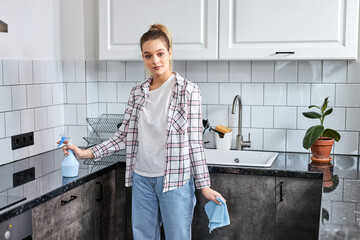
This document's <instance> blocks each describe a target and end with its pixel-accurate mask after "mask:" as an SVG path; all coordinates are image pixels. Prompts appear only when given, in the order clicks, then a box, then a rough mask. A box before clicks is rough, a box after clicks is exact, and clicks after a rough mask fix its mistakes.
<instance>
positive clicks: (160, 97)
mask: <svg viewBox="0 0 360 240" xmlns="http://www.w3.org/2000/svg"><path fill="white" fill-rule="evenodd" d="M174 84H175V76H174V75H172V76H171V77H170V78H169V79H168V80H166V81H165V82H164V83H163V84H162V85H161V86H160V87H159V88H157V89H155V90H152V91H149V93H148V97H147V99H146V103H145V106H144V108H143V110H142V111H141V112H140V116H139V122H138V131H139V133H138V141H139V147H138V152H137V155H136V161H135V163H134V171H135V172H136V173H137V174H139V175H141V176H144V177H160V176H163V175H164V172H165V150H166V148H165V145H166V142H167V136H166V129H167V117H168V109H169V105H170V97H171V93H172V88H173V86H174Z"/></svg>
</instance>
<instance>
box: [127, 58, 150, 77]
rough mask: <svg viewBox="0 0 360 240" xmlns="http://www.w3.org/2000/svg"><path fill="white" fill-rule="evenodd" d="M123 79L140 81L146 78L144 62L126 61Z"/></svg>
mask: <svg viewBox="0 0 360 240" xmlns="http://www.w3.org/2000/svg"><path fill="white" fill-rule="evenodd" d="M125 79H126V81H130V82H142V81H144V80H145V79H146V76H145V68H144V63H143V62H142V61H134V62H126V64H125Z"/></svg>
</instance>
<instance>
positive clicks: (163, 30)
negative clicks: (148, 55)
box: [140, 24, 172, 75]
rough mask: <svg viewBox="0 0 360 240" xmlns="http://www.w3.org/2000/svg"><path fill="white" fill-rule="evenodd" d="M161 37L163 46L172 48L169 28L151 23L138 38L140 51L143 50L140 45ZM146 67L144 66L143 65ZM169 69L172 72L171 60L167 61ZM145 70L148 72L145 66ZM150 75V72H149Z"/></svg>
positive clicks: (168, 48)
mask: <svg viewBox="0 0 360 240" xmlns="http://www.w3.org/2000/svg"><path fill="white" fill-rule="evenodd" d="M156 39H161V40H162V41H163V42H164V45H165V47H166V48H167V50H168V51H170V49H172V39H171V33H170V31H169V29H168V28H167V27H166V26H165V25H162V24H153V25H151V26H150V28H149V30H148V31H147V32H146V33H144V34H143V35H142V36H141V38H140V48H141V52H142V51H143V49H142V46H143V44H144V43H145V42H147V41H149V40H156ZM145 68H146V66H145ZM169 70H170V72H172V61H171V59H170V61H169ZM146 72H147V73H149V70H148V69H147V68H146ZM149 75H150V74H149Z"/></svg>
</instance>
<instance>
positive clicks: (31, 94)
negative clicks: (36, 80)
mask: <svg viewBox="0 0 360 240" xmlns="http://www.w3.org/2000/svg"><path fill="white" fill-rule="evenodd" d="M26 90H27V94H26V96H27V106H28V108H34V107H40V106H41V86H40V85H38V84H37V85H27V86H26ZM0 96H1V95H0Z"/></svg>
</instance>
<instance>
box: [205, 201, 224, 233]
mask: <svg viewBox="0 0 360 240" xmlns="http://www.w3.org/2000/svg"><path fill="white" fill-rule="evenodd" d="M216 199H217V200H218V201H219V202H220V203H221V205H218V204H216V203H215V202H213V201H209V202H208V203H207V204H206V205H205V212H206V215H207V216H208V218H209V233H211V231H212V230H214V229H215V228H219V227H224V226H227V225H229V224H230V218H229V212H228V209H227V206H226V203H225V202H224V201H223V200H222V199H221V198H219V197H217V198H216Z"/></svg>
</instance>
